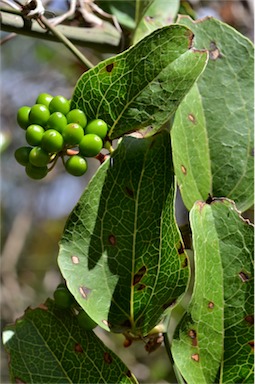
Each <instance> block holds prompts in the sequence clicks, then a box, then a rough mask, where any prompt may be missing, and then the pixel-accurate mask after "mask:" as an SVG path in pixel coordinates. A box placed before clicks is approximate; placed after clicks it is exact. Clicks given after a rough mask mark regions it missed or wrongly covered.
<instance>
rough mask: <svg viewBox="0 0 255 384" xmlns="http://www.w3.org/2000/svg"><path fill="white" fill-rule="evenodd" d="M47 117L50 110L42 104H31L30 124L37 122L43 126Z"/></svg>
mask: <svg viewBox="0 0 255 384" xmlns="http://www.w3.org/2000/svg"><path fill="white" fill-rule="evenodd" d="M49 117H50V111H49V109H48V108H47V107H46V106H45V105H43V104H35V105H33V107H31V111H30V112H29V122H30V124H38V125H41V126H42V127H44V126H45V124H46V123H47V121H48V119H49Z"/></svg>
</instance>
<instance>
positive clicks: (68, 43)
mask: <svg viewBox="0 0 255 384" xmlns="http://www.w3.org/2000/svg"><path fill="white" fill-rule="evenodd" d="M38 19H39V20H40V21H41V23H42V24H43V25H44V26H45V27H46V28H47V29H48V30H50V31H51V32H52V33H53V34H54V35H55V36H56V37H57V38H58V39H59V40H60V41H61V42H62V43H63V44H64V45H65V46H66V47H67V48H68V49H69V50H70V51H71V52H72V53H73V54H74V55H75V56H76V57H77V59H79V60H80V61H81V62H82V63H83V64H84V65H85V66H86V67H87V68H93V67H94V65H93V64H92V63H91V62H90V61H89V60H88V59H87V58H86V57H85V56H84V55H83V54H82V53H81V52H80V51H79V50H78V49H77V48H76V47H75V46H74V45H73V44H72V43H71V41H70V40H68V39H67V38H66V37H65V36H64V35H63V34H62V33H61V32H60V31H58V30H57V29H56V28H55V27H54V26H53V25H51V23H50V22H49V21H48V20H47V19H46V17H44V16H43V15H41V16H39V17H38Z"/></svg>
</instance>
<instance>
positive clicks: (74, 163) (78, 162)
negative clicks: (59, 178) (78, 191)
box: [65, 155, 88, 176]
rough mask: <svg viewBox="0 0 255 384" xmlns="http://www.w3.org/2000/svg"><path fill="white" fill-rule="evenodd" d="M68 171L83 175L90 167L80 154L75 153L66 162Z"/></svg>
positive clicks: (72, 173)
mask: <svg viewBox="0 0 255 384" xmlns="http://www.w3.org/2000/svg"><path fill="white" fill-rule="evenodd" d="M65 168H66V170H67V172H68V173H70V174H71V175H73V176H82V175H84V173H86V171H87V169H88V165H87V161H86V159H84V158H83V157H81V156H79V155H73V156H71V157H69V159H68V160H67V161H66V163H65Z"/></svg>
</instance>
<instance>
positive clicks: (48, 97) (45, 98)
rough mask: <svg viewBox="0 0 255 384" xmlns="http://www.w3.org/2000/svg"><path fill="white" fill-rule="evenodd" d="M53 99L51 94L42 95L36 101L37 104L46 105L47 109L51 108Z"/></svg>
mask: <svg viewBox="0 0 255 384" xmlns="http://www.w3.org/2000/svg"><path fill="white" fill-rule="evenodd" d="M52 99H53V96H52V95H50V94H49V93H40V95H38V97H37V99H36V104H43V105H46V107H49V104H50V102H51V100H52Z"/></svg>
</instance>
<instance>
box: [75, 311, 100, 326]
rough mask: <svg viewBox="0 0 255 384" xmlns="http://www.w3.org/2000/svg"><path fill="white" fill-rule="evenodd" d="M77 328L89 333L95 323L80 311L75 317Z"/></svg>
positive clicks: (85, 313)
mask: <svg viewBox="0 0 255 384" xmlns="http://www.w3.org/2000/svg"><path fill="white" fill-rule="evenodd" d="M77 321H78V324H79V326H80V327H81V328H82V329H84V330H85V331H91V330H92V329H94V328H95V327H96V326H97V323H96V322H95V321H94V320H92V319H91V317H90V316H89V315H88V314H87V312H85V311H81V312H79V313H78V315H77Z"/></svg>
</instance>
